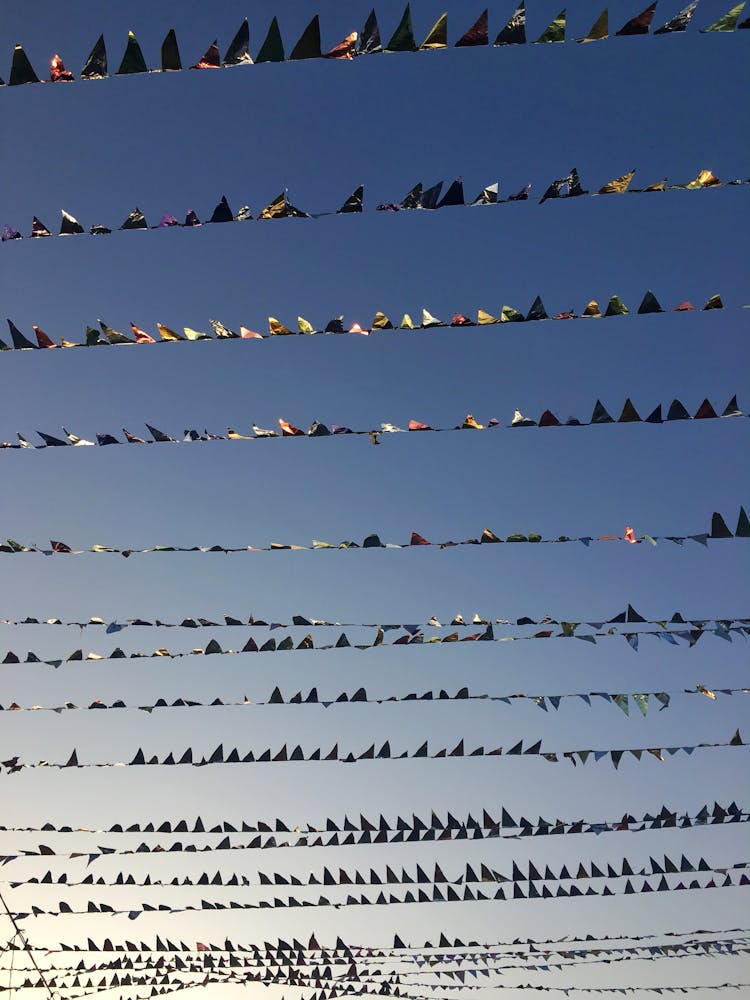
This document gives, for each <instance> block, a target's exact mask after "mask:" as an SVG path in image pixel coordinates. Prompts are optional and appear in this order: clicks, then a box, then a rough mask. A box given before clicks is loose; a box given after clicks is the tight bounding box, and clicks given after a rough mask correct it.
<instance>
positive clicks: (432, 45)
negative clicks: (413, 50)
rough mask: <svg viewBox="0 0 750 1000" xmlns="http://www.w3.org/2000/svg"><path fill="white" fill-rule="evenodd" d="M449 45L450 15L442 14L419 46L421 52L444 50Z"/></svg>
mask: <svg viewBox="0 0 750 1000" xmlns="http://www.w3.org/2000/svg"><path fill="white" fill-rule="evenodd" d="M447 45H448V15H447V14H441V15H440V17H439V18H438V19H437V21H435V23H434V24H433V26H432V27H431V28H430V30H429V32H428V33H427V37H426V38H425V40H424V41H423V42H422V44H421V45H420V46H419V49H420V51H425V50H429V49H444V48H446V47H447Z"/></svg>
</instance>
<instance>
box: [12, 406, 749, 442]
mask: <svg viewBox="0 0 750 1000" xmlns="http://www.w3.org/2000/svg"><path fill="white" fill-rule="evenodd" d="M719 409H720V410H721V407H720V408H719ZM615 412H617V411H615ZM744 416H745V414H744V413H743V411H742V410H741V409H740V408H739V405H738V403H737V396H736V395H734V396H732V398H731V399H730V400H729V402H728V403H727V405H726V406H725V407H724V409H723V410H721V412H719V411H718V410H716V409H715V408H714V406H713V404H712V403H711V401H710V400H709V399H708V398H706V399H704V400H703V402H702V403H701V404H700V406H699V407H698V408H697V410H696V411H695V413H693V414H691V413H690V411H689V410H688V409H687V408H686V407H685V405H684V404H683V403H682V402H681V400H679V399H673V400H672V402H671V403H670V404H669V406H668V407H667V413H666V416H664V414H663V410H662V404H661V403H659V404H658V405H657V406H655V407H654V408H653V410H651V411H650V413H648V415H647V416H646V417H642V416H641V415H640V413H639V412H638V410H637V409H636V408H635V406H634V404H633V402H632V400H631V399H630V397H628V398H627V399H626V400H625V403H624V405H623V407H622V410H621V411H620V414H619V416H618V417H617V418H615V417H613V416H612V415H611V414H610V412H609V410H608V409H607V408H606V406H604V404H603V403H602V402H601V400H599V399H597V401H596V403H595V404H594V408H593V410H592V413H591V417H590V419H589V420H580V419H579V418H578V417H572V416H571V417H568V418H567V419H565V420H560V418H559V417H557V416H556V415H555V414H554V413H553V412H552V410H550V409H546V410H544V411H543V412H542V414H541V415H540V417H539V419H538V420H535V419H534V417H530V416H528V415H526V414H524V413H522V412H521V410H519V409H516V410H514V413H513V417H512V418H511V420H510V421H508V422H507V423H506V424H505V425H503V423H502V422H501V421H500V420H499V419H498V418H497V417H490V418H489V419H488V420H487V423H481V422H480V421H478V420H477V419H476V418H475V417H474V415H473V414H472V413H467V414H466V416H465V417H464V419H463V420H462V421H461V422H460V423H458V424H453V425H452V426H451V425H445V426H443V427H433V426H432V425H430V424H427V423H424V422H423V421H421V420H418V419H415V418H412V419H410V420H409V422H408V424H407V426H406V427H399V426H398V425H397V424H393V423H391V422H389V421H381V422H380V424H379V426H378V425H376V426H375V427H372V426H371V427H370V428H369V429H367V428H351V427H349V426H347V425H346V424H335V423H332V424H331V425H330V426H329V425H328V424H324V423H323V422H322V421H319V420H314V421H313V422H312V424H311V425H310V427H309V429H308V430H303V429H302V428H300V427H297V426H295V425H294V424H292V423H290V422H289V421H288V420H285V419H284V418H283V417H279V418H278V428H279V429H278V430H275V429H274V428H272V427H271V428H268V427H259V426H258V425H257V424H252V433H251V434H243V433H242V432H241V431H237V430H235V429H234V428H232V427H227V430H226V435H221V434H214V433H210V432H209V431H208V430H205V429H204V431H203V433H202V434H201V433H200V432H199V431H198V430H196V429H195V428H187V429H185V430H184V431H183V436H182V437H181V438H180V437H172V436H171V435H170V434H167V433H165V432H164V431H161V430H159V429H158V428H156V427H154V426H152V425H151V424H148V423H147V424H145V425H144V426H145V427H146V428H147V430H148V433H149V434H150V435H151V439H150V440H148V439H147V438H142V437H139V436H138V435H137V434H133V433H131V432H130V431H129V430H127V429H126V428H124V427H123V429H122V433H123V436H124V438H125V440H124V441H120V439H119V438H117V437H115V435H114V434H109V433H104V432H101V433H97V434H96V441H92V440H89V439H87V438H82V437H79V436H78V435H77V434H74V433H72V432H71V431H69V430H67V429H66V428H65V427H63V428H62V430H63V434H64V437H61V436H59V435H54V434H49V433H47V432H46V431H37V434H38V435H39V437H40V438H41V439H42V443H41V444H33V443H32V442H31V441H29V439H28V438H27V437H25V436H24V435H23V434H21V433H20V432H17V434H16V437H17V438H18V443H16V442H12V441H1V442H0V451H2V450H4V451H10V450H16V451H17V450H20V449H26V450H31V451H44V450H45V449H48V448H61V447H68V448H69V447H91V446H93V447H108V446H110V445H122V444H137V445H140V444H196V443H203V444H206V443H211V444H215V443H216V442H218V441H245V442H246V441H260V440H267V439H269V438H301V437H302V438H324V437H326V438H328V437H340V436H342V435H357V436H359V437H366V438H368V439H369V441H370V443H371V444H373V445H380V444H381V443H382V441H381V438H384V439H387V438H388V437H389V436H390V435H392V434H401V433H422V434H424V433H432V434H443V433H448V432H451V433H452V432H454V431H497V430H513V429H518V428H529V427H536V428H545V427H547V428H549V427H594V426H602V425H613V424H633V423H642V424H648V425H650V426H652V427H653V426H661V425H663V424H668V423H673V422H679V421H684V420H692V421H696V420H726V419H730V418H735V417H744ZM747 416H750V414H748V415H747ZM485 419H486V418H485ZM249 429H250V428H248V430H249Z"/></svg>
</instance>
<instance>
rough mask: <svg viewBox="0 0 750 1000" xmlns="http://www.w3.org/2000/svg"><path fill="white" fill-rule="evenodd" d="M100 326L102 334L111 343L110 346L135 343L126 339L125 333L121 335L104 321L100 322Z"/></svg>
mask: <svg viewBox="0 0 750 1000" xmlns="http://www.w3.org/2000/svg"><path fill="white" fill-rule="evenodd" d="M99 326H100V327H101V328H102V333H103V334H104V336H105V337H106V338H107V340H108V341H109V342H110V344H132V343H133V341H132V340H131V339H130V338H129V337H126V336H125V334H124V333H120V332H119V331H118V330H113V329H112V327H111V326H107V324H106V323H104V322H103V321H102V320H99Z"/></svg>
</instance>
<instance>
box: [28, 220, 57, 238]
mask: <svg viewBox="0 0 750 1000" xmlns="http://www.w3.org/2000/svg"><path fill="white" fill-rule="evenodd" d="M51 235H52V233H51V232H50V231H49V229H47V227H46V226H45V225H44V223H43V222H40V221H39V219H37V217H36V216H34V218H33V220H32V222H31V232H30V233H29V238H30V239H38V238H39V237H42V236H51Z"/></svg>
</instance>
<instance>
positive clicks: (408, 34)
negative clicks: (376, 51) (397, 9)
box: [385, 4, 417, 52]
mask: <svg viewBox="0 0 750 1000" xmlns="http://www.w3.org/2000/svg"><path fill="white" fill-rule="evenodd" d="M416 50H417V43H416V42H415V41H414V30H413V28H412V24H411V8H410V7H409V4H407V5H406V8H405V10H404V13H403V14H402V15H401V20H400V21H399V24H398V27H397V28H396V30H395V31H394V32H393V35H392V36H391V40H390V41H389V42H388V44H387V45H386V47H385V51H386V52H416Z"/></svg>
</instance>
